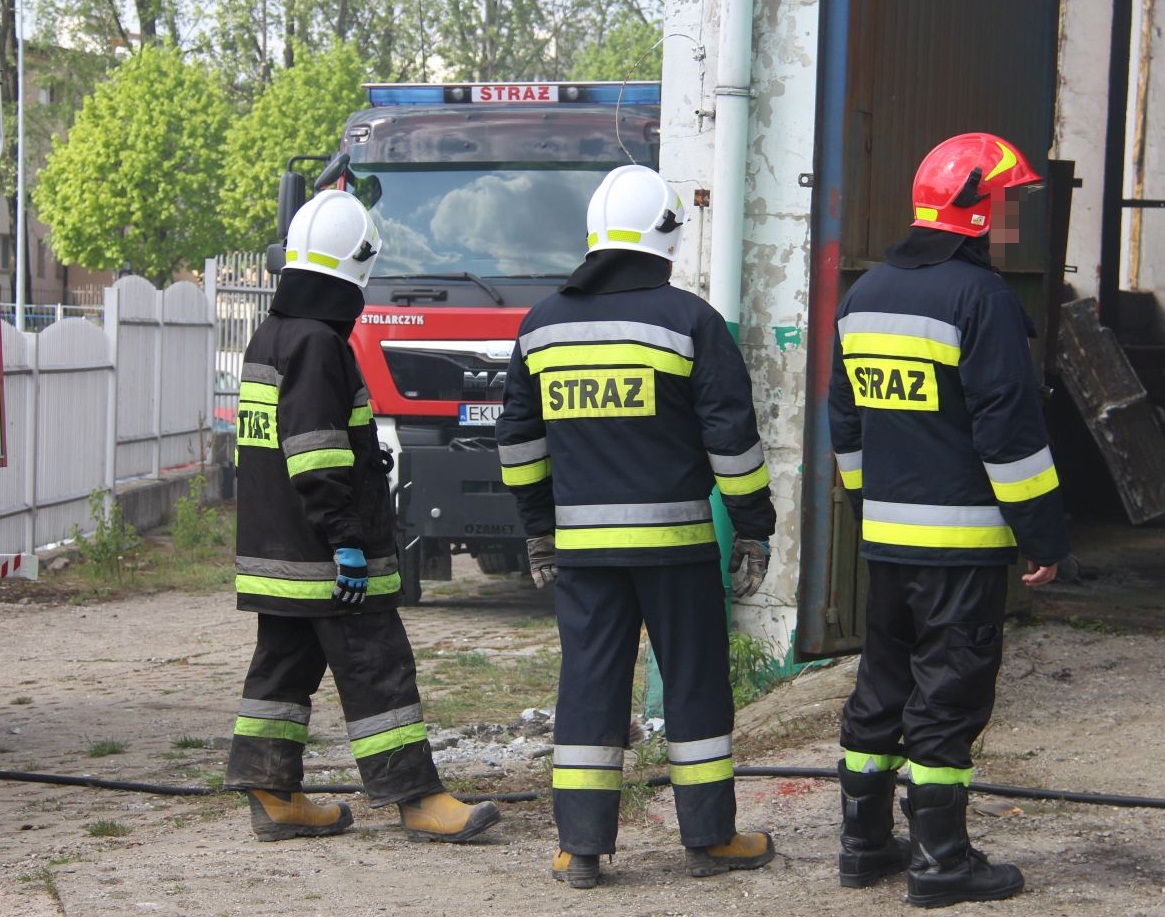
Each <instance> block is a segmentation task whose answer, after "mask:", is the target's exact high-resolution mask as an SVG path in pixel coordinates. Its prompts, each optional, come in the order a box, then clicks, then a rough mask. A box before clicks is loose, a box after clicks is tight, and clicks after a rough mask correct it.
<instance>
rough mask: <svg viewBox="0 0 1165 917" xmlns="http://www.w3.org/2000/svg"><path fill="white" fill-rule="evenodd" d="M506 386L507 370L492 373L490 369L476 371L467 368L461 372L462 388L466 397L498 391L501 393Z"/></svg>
mask: <svg viewBox="0 0 1165 917" xmlns="http://www.w3.org/2000/svg"><path fill="white" fill-rule="evenodd" d="M505 387H506V371H505V370H501V371H500V372H494V373H491V372H490V371H489V370H482V371H481V372H478V373H475V372H473V371H472V370H468V369H467V370H466V371H465V372H463V373H462V374H461V389H462V391H463V392H464V393H465V396H466V397H470V395H478V394H485V393H491V394H492V393H497V394H498V395H500V394H501V392H502V390H503V389H504V388H505Z"/></svg>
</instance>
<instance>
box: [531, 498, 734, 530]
mask: <svg viewBox="0 0 1165 917" xmlns="http://www.w3.org/2000/svg"><path fill="white" fill-rule="evenodd" d="M711 518H712V506H711V504H710V503H709V502H708V501H707V500H688V501H685V502H682V503H596V504H584V505H581V506H557V507H555V508H554V521H555V522H557V523H558V524H559V525H562V526H575V525H590V526H594V525H673V524H676V523H683V522H707V521H708V520H709V519H711Z"/></svg>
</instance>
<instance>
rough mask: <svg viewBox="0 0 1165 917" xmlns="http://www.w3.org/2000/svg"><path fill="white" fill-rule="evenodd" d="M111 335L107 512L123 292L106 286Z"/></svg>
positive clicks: (113, 468) (112, 482)
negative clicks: (111, 367)
mask: <svg viewBox="0 0 1165 917" xmlns="http://www.w3.org/2000/svg"><path fill="white" fill-rule="evenodd" d="M102 325H103V327H104V328H105V333H106V334H107V335H108V336H109V350H110V357H111V358H112V362H113V372H111V373H110V374H109V413H108V417H109V422H108V427H109V429H108V431H107V434H106V437H105V513H106V517H107V518H108V515H109V513H110V512H111V511H112V509H113V488H114V487H115V486H116V484H117V375H118V369H119V365H120V364H119V363H118V360H119V352H118V338H119V334H120V330H121V294H120V293H119V292H118V290H117V288H116V287H106V288H105V318H104V320H103V321H102Z"/></svg>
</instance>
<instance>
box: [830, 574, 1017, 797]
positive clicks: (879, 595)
mask: <svg viewBox="0 0 1165 917" xmlns="http://www.w3.org/2000/svg"><path fill="white" fill-rule="evenodd" d="M869 570H870V591H869V595H868V599H867V603H866V639H865V646H864V647H863V649H862V657H861V661H860V662H859V664H858V675H857V681H856V683H855V685H854V690H853V693H852V694H851V695H850V697H849V699H848V700H847V701H846V704H845V710H844V712H843V716H842V729H841V744H842V746H843V747H844V748H845V749H847V750H848V751H852V752H859V753H863V754H869V755H876V756H888V757H891V758H902V757H904V758H906V759H907V760H909V761H910V762H911V763H912V764H917V765H922V766H923V767H924V768H935V769H947V770H950V771H969V769H970V768H971V746H972V744H973V743H974V741H975V739H976V738H978V736H979V734H980V733H981V732H982V731H983V728H984V727H985V726H986V725H987V721H988V720H989V719H990V718H991V711H992V709H993V708H994V706H995V679H996V676H997V675H998V674H999V666H1000V663H1001V662H1002V658H1003V615H1004V610H1005V606H1006V599H1007V578H1008V568H1007V567H1003V566H991V567H935V566H923V565H915V564H898V563H886V562H882V561H870V562H869ZM916 782H925V781H918V780H917V779H916ZM932 782H943V781H940V780H935V781H932ZM951 782H954V781H953V780H952V781H951Z"/></svg>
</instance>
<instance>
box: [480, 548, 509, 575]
mask: <svg viewBox="0 0 1165 917" xmlns="http://www.w3.org/2000/svg"><path fill="white" fill-rule="evenodd" d="M477 569H479V570H480V571H481V572H482V573H514V572H516V571H517V570H518V558H517V556H516V555H514V554H507V553H505V552H503V551H483V552H482V553H480V554H478V555H477Z"/></svg>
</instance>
